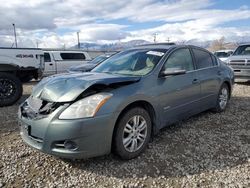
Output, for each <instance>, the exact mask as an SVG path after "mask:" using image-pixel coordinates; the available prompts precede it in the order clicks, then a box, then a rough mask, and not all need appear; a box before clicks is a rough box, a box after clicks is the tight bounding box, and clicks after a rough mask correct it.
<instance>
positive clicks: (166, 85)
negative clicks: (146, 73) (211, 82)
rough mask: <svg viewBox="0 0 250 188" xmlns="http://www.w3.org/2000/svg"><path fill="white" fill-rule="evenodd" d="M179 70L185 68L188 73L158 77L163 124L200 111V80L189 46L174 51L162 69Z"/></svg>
mask: <svg viewBox="0 0 250 188" xmlns="http://www.w3.org/2000/svg"><path fill="white" fill-rule="evenodd" d="M178 70H185V71H186V73H184V74H180V75H172V76H166V77H162V76H159V78H158V88H159V91H160V92H159V96H158V101H159V103H160V107H161V113H162V118H161V120H162V125H163V126H165V125H166V124H170V123H173V122H176V121H178V120H180V119H182V118H185V117H188V116H190V115H193V114H195V113H197V112H199V104H198V101H199V97H200V82H199V80H198V79H197V75H196V71H195V67H194V63H193V58H192V55H191V52H190V49H189V48H180V49H177V50H175V51H174V52H172V53H171V54H170V56H169V57H168V59H167V60H166V62H165V64H164V65H163V68H162V70H161V71H168V72H171V71H178Z"/></svg>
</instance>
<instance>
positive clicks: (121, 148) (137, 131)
mask: <svg viewBox="0 0 250 188" xmlns="http://www.w3.org/2000/svg"><path fill="white" fill-rule="evenodd" d="M136 122H137V123H136ZM151 129H152V121H151V118H150V116H149V114H148V112H147V111H146V110H145V109H143V108H140V107H136V108H132V109H130V110H128V111H126V112H125V113H124V114H123V115H122V117H121V118H120V120H119V121H118V123H117V125H116V128H115V131H114V140H113V146H114V152H115V154H117V155H118V156H119V157H120V158H121V159H126V160H129V159H133V158H135V157H137V156H139V155H140V154H141V153H142V152H143V151H144V150H145V149H146V147H147V145H148V142H149V140H150V137H151ZM135 140H136V141H135Z"/></svg>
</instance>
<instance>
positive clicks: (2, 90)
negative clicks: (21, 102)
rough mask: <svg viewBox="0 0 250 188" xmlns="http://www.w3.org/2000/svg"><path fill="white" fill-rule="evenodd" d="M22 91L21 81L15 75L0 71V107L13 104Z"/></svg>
mask: <svg viewBox="0 0 250 188" xmlns="http://www.w3.org/2000/svg"><path fill="white" fill-rule="evenodd" d="M22 92H23V88H22V83H21V81H20V80H19V79H18V78H17V77H16V76H14V75H12V74H9V73H0V107H2V106H9V105H12V104H14V103H15V102H16V101H17V100H18V99H20V97H21V96H22Z"/></svg>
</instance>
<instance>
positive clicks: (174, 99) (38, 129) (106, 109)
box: [19, 44, 234, 159]
mask: <svg viewBox="0 0 250 188" xmlns="http://www.w3.org/2000/svg"><path fill="white" fill-rule="evenodd" d="M233 83H234V74H233V71H232V69H231V68H229V67H228V66H226V65H225V64H224V63H221V62H220V61H219V60H217V58H216V57H215V56H214V55H213V54H211V53H210V52H208V51H207V50H205V49H202V48H198V47H195V46H188V45H181V46H179V45H164V44H157V45H146V46H140V47H136V48H133V49H129V50H126V51H122V52H120V53H118V54H115V55H114V56H112V57H111V58H109V59H107V60H106V61H104V62H103V63H101V64H100V65H98V66H97V67H96V68H95V69H93V70H92V71H91V72H88V73H76V74H62V75H57V76H52V77H48V78H45V79H43V80H42V81H41V82H40V83H39V84H38V85H37V86H36V87H35V88H34V89H33V92H32V94H31V96H30V97H29V98H28V99H27V100H26V101H25V102H24V103H23V104H22V105H21V106H20V108H19V122H20V123H19V124H20V128H21V136H22V139H23V140H24V142H25V143H27V144H28V145H30V146H31V147H33V148H36V149H38V150H40V151H42V152H45V153H48V154H51V155H56V156H60V157H63V158H89V157H94V156H100V155H104V154H108V153H110V152H111V151H113V152H114V153H115V154H117V155H118V156H120V157H121V158H122V159H132V158H134V157H137V156H138V155H139V154H140V153H142V152H143V151H144V150H145V149H146V147H147V144H148V142H149V140H150V137H152V136H153V135H155V134H157V133H158V131H159V130H160V129H161V128H163V127H165V126H167V125H170V124H173V123H175V122H177V121H179V120H182V119H184V118H188V117H190V116H192V115H194V114H197V113H200V112H202V111H204V110H208V109H212V110H214V111H216V112H221V111H223V110H225V109H226V106H227V104H228V101H229V99H230V96H231V92H232V88H233Z"/></svg>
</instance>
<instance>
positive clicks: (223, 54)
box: [214, 50, 234, 62]
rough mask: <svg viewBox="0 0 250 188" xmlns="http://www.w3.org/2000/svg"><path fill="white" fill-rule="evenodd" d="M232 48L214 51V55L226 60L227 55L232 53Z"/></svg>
mask: <svg viewBox="0 0 250 188" xmlns="http://www.w3.org/2000/svg"><path fill="white" fill-rule="evenodd" d="M233 52H234V51H233V50H219V51H216V52H214V55H215V56H216V57H218V58H219V59H220V60H221V61H223V62H227V59H228V57H230V55H232V54H233Z"/></svg>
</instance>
